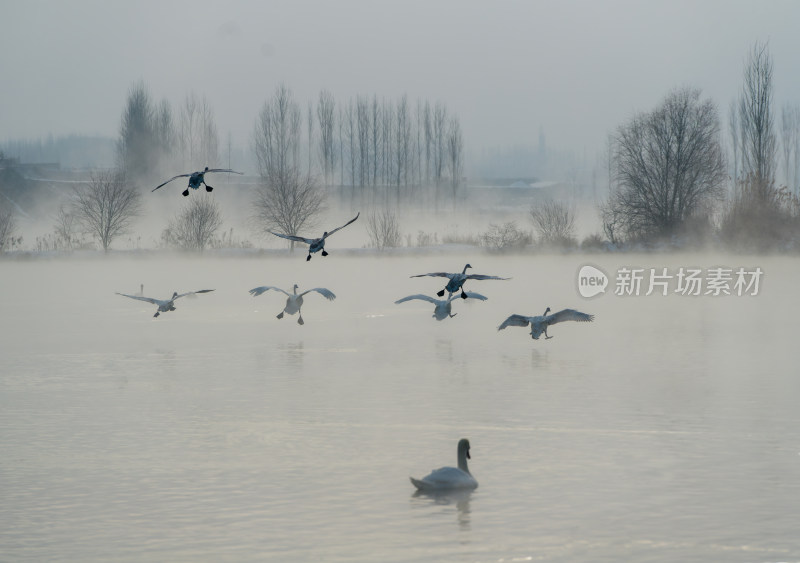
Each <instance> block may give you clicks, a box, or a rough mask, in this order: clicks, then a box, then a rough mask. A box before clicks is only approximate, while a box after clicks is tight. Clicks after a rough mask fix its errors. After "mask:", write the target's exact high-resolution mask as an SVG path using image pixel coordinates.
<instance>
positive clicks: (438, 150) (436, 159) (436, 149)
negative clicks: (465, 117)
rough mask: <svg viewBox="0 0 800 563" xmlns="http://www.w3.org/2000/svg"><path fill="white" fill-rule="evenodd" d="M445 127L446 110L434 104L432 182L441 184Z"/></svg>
mask: <svg viewBox="0 0 800 563" xmlns="http://www.w3.org/2000/svg"><path fill="white" fill-rule="evenodd" d="M446 126H447V108H446V107H445V105H444V104H443V103H442V102H436V105H435V106H434V108H433V139H432V143H433V146H432V148H433V182H434V185H436V186H439V185H440V184H441V183H442V178H443V177H444V172H445V166H446V148H445V135H446Z"/></svg>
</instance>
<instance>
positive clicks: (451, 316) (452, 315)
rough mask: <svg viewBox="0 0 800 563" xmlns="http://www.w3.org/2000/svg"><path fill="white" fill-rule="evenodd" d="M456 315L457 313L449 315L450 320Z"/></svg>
mask: <svg viewBox="0 0 800 563" xmlns="http://www.w3.org/2000/svg"><path fill="white" fill-rule="evenodd" d="M457 314H458V313H453V314H451V315H450V318H451V319H452V318H453V317H455V316H456V315H457Z"/></svg>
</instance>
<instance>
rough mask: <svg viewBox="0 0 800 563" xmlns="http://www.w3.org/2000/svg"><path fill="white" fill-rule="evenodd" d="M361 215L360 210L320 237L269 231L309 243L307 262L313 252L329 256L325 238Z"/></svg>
mask: <svg viewBox="0 0 800 563" xmlns="http://www.w3.org/2000/svg"><path fill="white" fill-rule="evenodd" d="M359 215H361V212H360V211H359V212H358V213H357V214H356V216H355V217H353V218H352V219H350V220H349V221H348V222H347V223H345V224H344V225H342V226H341V227H336V228H335V229H333V230H332V231H326V232H324V233H323V234H322V236H321V237H320V238H305V237H298V236H295V235H284V234H283V233H276V232H273V231H269V232H270V233H272V234H273V235H275V236H276V237H281V238H285V239H288V240H293V241H295V242H304V243H306V244H307V245H308V257H307V258H306V262H308V261H309V260H311V253H312V252H319V251H320V250H321V251H322V255H323V256H327V255H328V253H327V252H325V239H326V238H328V237H329V236H331V235H332V234H333V233H335V232H336V231H338V230H340V229H344V228H345V227H346V226H347V225H349V224H350V223H352V222H353V221H355V220H356V219H358V216H359Z"/></svg>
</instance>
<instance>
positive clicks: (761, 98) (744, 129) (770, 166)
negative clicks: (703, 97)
mask: <svg viewBox="0 0 800 563" xmlns="http://www.w3.org/2000/svg"><path fill="white" fill-rule="evenodd" d="M767 47H768V45H767V43H756V44H755V46H754V47H753V50H752V51H751V52H750V56H749V58H748V61H747V64H746V65H745V69H744V86H743V88H742V94H741V97H740V98H739V124H740V127H741V136H742V137H741V147H742V166H743V170H742V171H743V175H744V176H751V177H752V178H753V180H754V183H753V188H754V189H755V190H756V193H755V194H753V195H754V196H755V197H756V199H757V200H759V199H764V200H768V199H771V197H772V194H770V193H768V192H769V191H770V190H772V189H773V188H772V184H773V182H774V180H775V155H776V151H777V145H776V136H775V126H774V119H773V116H772V94H773V88H772V58H771V57H770V54H769V50H768V48H767Z"/></svg>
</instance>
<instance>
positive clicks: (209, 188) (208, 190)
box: [206, 184, 214, 192]
mask: <svg viewBox="0 0 800 563" xmlns="http://www.w3.org/2000/svg"><path fill="white" fill-rule="evenodd" d="M213 189H214V188H212V187H211V186H209V185H208V184H206V191H207V192H210V191H212V190H213Z"/></svg>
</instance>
